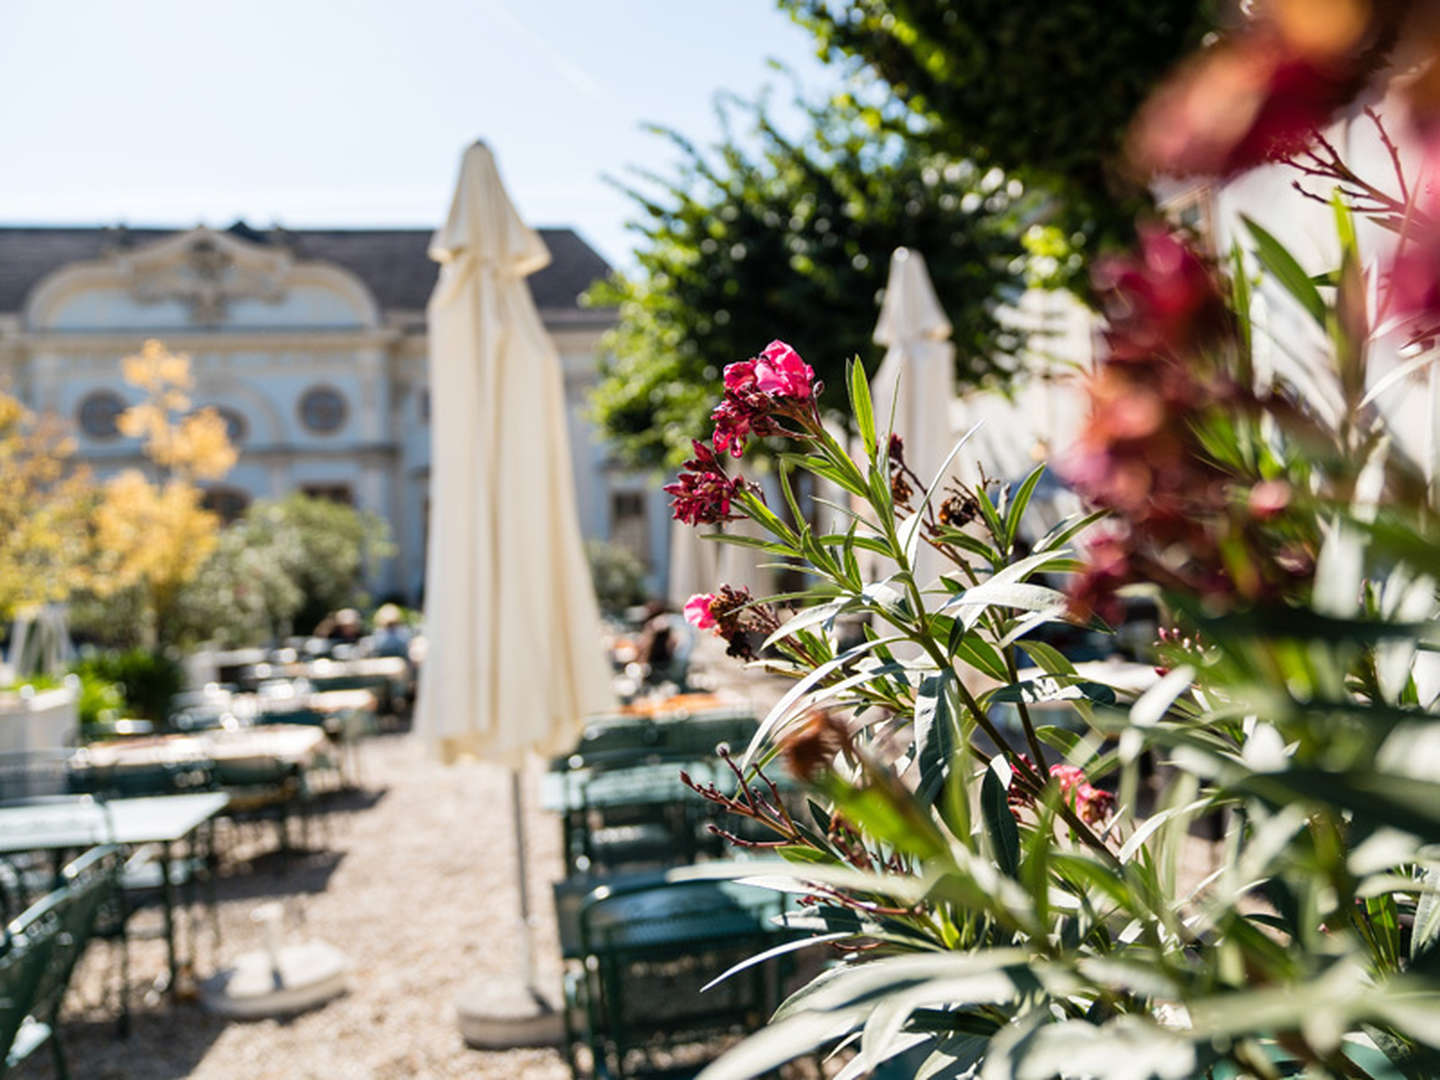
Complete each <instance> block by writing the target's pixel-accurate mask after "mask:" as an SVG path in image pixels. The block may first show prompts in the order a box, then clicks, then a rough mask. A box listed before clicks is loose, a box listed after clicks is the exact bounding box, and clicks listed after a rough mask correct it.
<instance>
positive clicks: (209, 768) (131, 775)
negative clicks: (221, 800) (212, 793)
mask: <svg viewBox="0 0 1440 1080" xmlns="http://www.w3.org/2000/svg"><path fill="white" fill-rule="evenodd" d="M213 770H214V767H213V765H212V764H211V763H210V762H209V761H208V760H206V759H204V758H191V759H188V760H185V761H157V762H154V763H151V764H147V765H135V764H126V765H121V766H115V767H105V766H98V767H95V766H92V767H90V768H86V769H83V770H77V771H75V772H74V773H73V775H72V777H71V781H70V783H71V788H72V789H73V790H76V791H82V792H85V793H87V794H91V795H101V796H105V797H107V798H112V799H126V798H138V797H142V796H146V795H184V794H189V793H191V792H196V791H207V790H210V789H212V788H213V787H214V786H215V782H214V777H213V775H212V774H213Z"/></svg>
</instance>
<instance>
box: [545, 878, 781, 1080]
mask: <svg viewBox="0 0 1440 1080" xmlns="http://www.w3.org/2000/svg"><path fill="white" fill-rule="evenodd" d="M573 892H574V890H573V888H572V889H570V890H569V893H571V894H573ZM556 909H557V913H558V915H559V918H560V920H561V939H562V951H565V952H566V954H567V956H568V957H569V958H570V960H571V963H570V969H569V971H568V973H567V976H566V980H565V987H566V1009H565V1013H566V1016H565V1019H566V1030H567V1037H568V1047H567V1049H568V1056H569V1060H570V1066H571V1070H572V1072H573V1073H574V1074H575V1075H577V1076H579V1075H581V1063H580V1055H579V1053H578V1051H579V1049H580V1047H582V1046H586V1047H588V1048H589V1054H590V1058H591V1062H592V1072H593V1075H594V1076H596V1077H623V1076H644V1075H655V1074H657V1073H659V1072H662V1071H667V1070H666V1067H662V1066H661V1065H660V1064H658V1063H657V1059H656V1055H657V1053H663V1054H665V1055H666V1056H667V1057H668V1055H669V1052H670V1051H673V1049H674V1048H675V1047H677V1046H691V1045H695V1044H701V1043H703V1042H704V1041H705V1040H707V1039H709V1038H712V1037H713V1036H717V1035H722V1034H726V1033H731V1032H737V1031H747V1030H754V1029H755V1028H757V1027H759V1026H760V1025H761V1024H763V1023H764V1022H765V1018H766V1017H767V1016H768V1015H769V1014H770V1012H771V1011H772V1010H773V1008H774V1006H775V1004H776V1002H777V1000H778V996H779V974H778V967H777V966H776V965H774V964H757V965H754V966H753V967H751V968H750V969H748V970H747V971H745V972H742V973H740V974H738V975H736V976H734V977H733V978H731V979H728V980H726V981H725V982H723V983H721V984H720V985H718V986H716V987H714V988H712V989H710V990H708V991H704V992H702V988H703V987H704V986H705V984H706V983H708V982H710V981H711V980H712V979H713V978H714V977H715V976H717V975H719V974H720V973H721V972H723V971H724V970H726V969H727V968H729V967H731V966H732V965H733V964H735V963H738V962H739V961H741V960H743V959H745V958H747V957H749V956H752V955H754V954H755V953H756V952H758V951H760V950H761V949H763V948H764V947H765V946H766V945H767V944H768V943H772V942H773V940H774V938H775V935H776V934H777V933H778V932H779V931H778V929H777V925H776V919H775V917H776V916H778V915H780V913H781V912H782V911H783V909H784V897H783V896H782V895H780V894H778V893H774V892H771V891H769V890H766V889H758V888H755V887H752V886H744V885H739V884H736V883H734V882H728V881H724V882H722V881H684V882H673V881H667V880H665V879H664V877H663V875H659V876H656V875H635V876H633V877H628V878H616V879H613V880H610V881H607V882H606V883H604V884H601V885H598V886H596V887H594V888H592V889H591V890H590V891H589V892H588V893H586V894H585V895H584V896H583V897H582V898H580V899H579V900H578V902H577V901H576V899H575V897H574V896H573V895H567V890H566V889H564V888H559V887H557V892H556Z"/></svg>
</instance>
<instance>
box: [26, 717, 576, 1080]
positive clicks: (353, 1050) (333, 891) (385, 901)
mask: <svg viewBox="0 0 1440 1080" xmlns="http://www.w3.org/2000/svg"><path fill="white" fill-rule="evenodd" d="M363 753H364V758H363V767H364V771H363V773H362V783H363V787H364V789H365V790H364V793H362V794H361V795H358V796H354V797H349V798H348V799H342V800H340V801H339V802H338V803H337V809H336V810H334V811H333V812H332V813H330V814H329V815H328V817H329V819H330V836H329V838H328V841H327V838H326V837H325V834H324V832H323V830H316V831H315V833H314V835H313V842H314V846H315V847H317V848H323V849H324V850H322V851H318V852H316V853H314V854H311V855H301V856H296V857H295V858H294V859H293V860H291V862H290V863H289V865H288V867H286V866H282V865H281V863H280V861H279V860H278V859H276V858H274V857H273V856H266V855H262V856H260V857H259V858H258V859H256V860H255V861H254V862H253V863H251V864H248V865H233V866H230V867H228V868H227V869H228V873H227V874H226V876H225V877H224V878H222V880H221V882H220V888H219V893H220V900H221V903H220V910H219V914H220V922H221V928H222V930H221V952H220V956H221V957H222V958H223V957H231V956H234V955H235V954H236V953H238V952H242V951H245V950H247V949H251V948H254V947H256V946H258V945H259V943H260V934H259V931H258V928H257V927H256V926H255V925H254V924H253V923H252V921H251V919H250V913H251V911H252V910H253V909H254V908H255V907H256V906H257V905H258V904H260V903H263V902H264V901H267V900H280V901H282V902H283V903H284V905H285V907H286V909H287V916H288V926H287V938H288V939H304V938H319V939H321V940H324V941H328V942H330V943H331V944H334V945H336V946H338V947H339V948H341V949H342V950H344V951H345V953H346V954H347V955H348V957H349V960H350V963H351V965H352V969H351V974H350V979H349V987H350V989H349V993H348V994H347V995H346V996H344V997H342V998H340V999H338V1000H336V1001H333V1002H331V1003H330V1004H328V1005H326V1006H325V1007H324V1008H321V1009H318V1010H316V1011H314V1012H311V1013H308V1014H305V1015H302V1016H299V1017H296V1018H293V1019H291V1020H289V1021H286V1022H277V1021H268V1020H267V1021H260V1022H253V1023H239V1022H227V1021H224V1020H220V1019H218V1018H216V1017H213V1016H211V1015H209V1014H208V1013H206V1012H205V1011H204V1010H203V1009H202V1008H201V1007H200V1005H199V1004H198V1003H196V1002H194V1001H189V1002H184V1001H182V1002H180V1003H177V1004H174V1005H171V1004H169V1003H166V1002H162V1001H159V1000H156V995H155V994H153V993H151V994H150V995H149V998H150V1000H149V1001H142V1000H136V1001H135V1004H134V1006H133V1007H134V1009H135V1017H134V1030H133V1033H132V1034H131V1036H130V1037H129V1038H128V1039H125V1040H120V1039H117V1038H116V1037H115V1021H114V1017H115V1015H116V1010H115V1005H114V1001H113V995H112V996H111V997H109V998H108V999H107V997H106V988H108V987H113V986H114V982H113V979H114V973H115V968H114V967H113V966H112V964H113V959H114V958H113V954H112V953H111V950H110V949H109V948H108V947H106V946H105V945H103V944H97V945H95V946H93V947H92V948H91V949H90V951H89V952H88V953H87V955H86V957H85V959H84V961H83V962H82V964H81V967H80V969H79V970H78V971H77V973H76V979H75V982H74V984H73V985H72V991H71V995H70V998H69V1001H68V1003H67V1011H66V1017H65V1018H64V1019H63V1020H62V1038H63V1040H64V1046H65V1050H66V1052H67V1055H68V1058H69V1062H70V1072H71V1074H72V1076H74V1077H76V1078H77V1080H169V1078H173V1077H194V1078H195V1080H320V1078H324V1080H335V1078H343V1080H352V1078H353V1080H399V1078H410V1077H424V1078H428V1077H435V1078H443V1077H467V1078H472V1077H482V1078H483V1077H496V1078H501V1077H504V1078H507V1080H509V1078H514V1077H525V1078H529V1077H535V1078H537V1080H539V1078H550V1077H555V1078H559V1077H565V1076H568V1075H569V1073H568V1070H567V1069H566V1067H565V1064H564V1062H563V1060H562V1058H561V1056H560V1054H559V1053H558V1052H557V1051H552V1050H522V1051H512V1052H507V1053H482V1052H478V1051H474V1050H470V1049H468V1048H466V1047H465V1046H464V1045H463V1043H462V1042H461V1039H460V1036H459V1033H458V1029H457V1027H456V1020H455V1011H454V999H455V997H456V995H457V994H458V993H459V991H460V990H461V989H462V987H463V986H464V985H465V984H466V983H467V982H469V981H470V980H472V979H476V978H478V977H483V976H486V975H502V974H514V973H517V972H518V971H520V970H521V956H520V950H519V947H518V935H517V933H516V927H517V920H518V908H517V903H518V902H517V899H516V890H515V887H514V882H515V865H514V854H513V846H514V845H513V841H512V832H511V826H510V793H509V774H508V773H507V772H506V771H505V770H503V769H501V768H496V767H493V766H485V765H466V766H455V767H449V768H446V767H442V766H440V765H438V764H435V763H433V762H431V761H429V760H428V759H427V758H426V756H425V754H424V751H423V747H422V746H421V744H420V741H419V740H418V739H415V738H412V737H408V736H382V737H379V738H377V739H374V740H372V741H370V742H369V743H367V744H366V745H365V747H364V748H363ZM527 780H528V781H529V791H528V795H529V798H528V799H527V803H528V805H529V806H530V808H531V809H530V812H529V817H528V822H529V828H530V861H529V872H530V879H531V895H532V896H534V897H536V898H537V901H536V902H537V906H538V907H540V909H541V912H540V913H541V915H542V916H543V918H541V919H540V920H539V921H540V927H539V929H538V936H537V952H538V954H539V958H540V975H541V978H542V983H543V985H544V986H546V987H554V988H555V989H556V991H557V995H558V987H559V954H558V946H557V944H556V941H555V928H554V920H553V915H552V913H551V911H550V902H549V896H550V887H549V882H550V881H551V880H552V879H554V878H556V877H558V876H559V873H560V858H559V828H558V825H557V822H556V820H555V818H554V817H553V816H551V815H548V814H544V813H542V812H540V811H539V810H538V809H535V802H536V791H535V785H536V783H537V781H538V772H532V773H531V774H530V775H529V776H528V777H527ZM244 839H246V840H248V841H250V843H249V848H250V849H251V850H255V849H258V848H259V847H260V846H261V845H260V844H259V843H258V842H256V841H258V840H260V839H263V840H265V841H269V842H270V845H271V846H273V840H272V839H271V834H267V835H266V836H264V837H263V838H248V837H247V838H244ZM144 914H145V915H149V913H144ZM198 929H199V933H198V935H197V936H198V958H197V968H198V973H199V975H200V976H201V977H202V978H203V977H204V976H205V975H207V974H209V973H210V972H211V971H213V970H214V969H215V967H216V966H217V965H216V954H215V951H214V945H213V937H212V936H211V934H210V933H209V931H208V927H207V926H206V925H205V924H204V923H202V924H201V925H200V927H199V928H198ZM131 965H132V984H133V985H135V986H137V987H139V988H140V989H139V991H138V993H137V995H136V998H137V999H138V998H143V997H144V989H143V984H148V983H150V982H151V981H152V980H153V979H154V978H155V977H156V976H157V975H159V974H161V972H163V971H164V969H165V953H164V947H163V944H162V943H161V942H160V941H158V940H154V941H140V942H137V943H135V944H134V945H133V946H132V952H131ZM38 1056H39V1057H40V1058H41V1059H42V1060H41V1061H38V1062H32V1063H30V1064H28V1065H27V1067H26V1068H25V1069H23V1070H20V1071H18V1072H17V1073H16V1074H15V1075H16V1077H17V1080H19V1078H24V1080H38V1078H40V1077H49V1076H50V1075H51V1072H50V1069H49V1062H48V1056H49V1055H48V1054H47V1053H44V1052H42V1053H41V1054H40V1055H38Z"/></svg>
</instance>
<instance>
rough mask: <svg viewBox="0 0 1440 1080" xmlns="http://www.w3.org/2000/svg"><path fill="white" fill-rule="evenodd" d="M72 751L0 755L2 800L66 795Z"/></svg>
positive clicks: (59, 748)
mask: <svg viewBox="0 0 1440 1080" xmlns="http://www.w3.org/2000/svg"><path fill="white" fill-rule="evenodd" d="M70 754H71V751H70V750H68V749H66V748H65V747H58V746H57V747H51V748H47V749H39V750H15V751H7V752H5V753H0V800H7V801H13V800H16V799H30V798H35V797H37V796H47V795H63V794H65V793H66V791H68V790H69V786H68V785H69V768H68V763H69V760H70Z"/></svg>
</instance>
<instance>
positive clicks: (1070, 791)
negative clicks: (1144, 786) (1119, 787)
mask: <svg viewBox="0 0 1440 1080" xmlns="http://www.w3.org/2000/svg"><path fill="white" fill-rule="evenodd" d="M1050 777H1051V779H1053V780H1054V781H1055V782H1056V783H1057V784H1059V785H1060V795H1061V797H1062V798H1064V799H1065V800H1066V801H1067V802H1069V803H1070V804H1071V805H1072V806H1074V807H1075V812H1076V813H1077V814H1079V815H1080V820H1081V821H1083V822H1085V824H1087V825H1097V824H1099V823H1100V822H1102V821H1104V820H1105V819H1106V818H1108V817H1109V816H1110V815H1111V814H1113V813H1114V812H1115V796H1114V795H1111V794H1110V792H1108V791H1106V790H1104V789H1103V788H1097V787H1095V786H1094V785H1093V784H1091V783H1090V782H1089V781H1088V780H1087V779H1086V778H1085V770H1084V769H1082V768H1080V766H1078V765H1064V764H1061V765H1051V766H1050Z"/></svg>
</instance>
